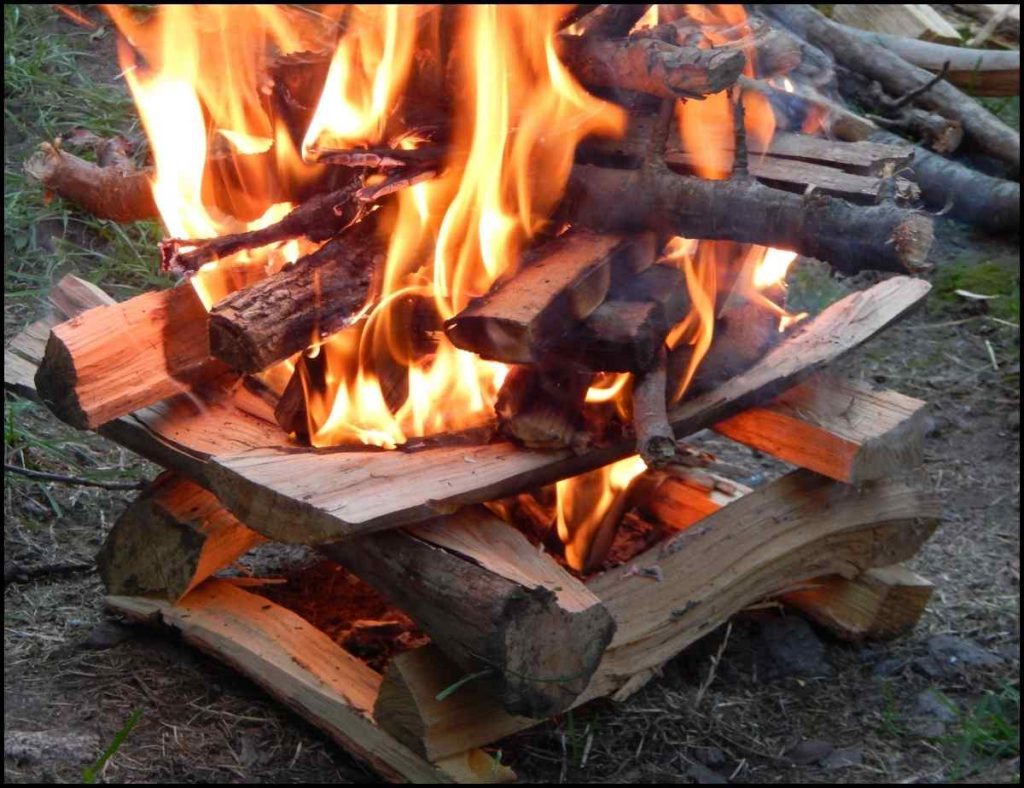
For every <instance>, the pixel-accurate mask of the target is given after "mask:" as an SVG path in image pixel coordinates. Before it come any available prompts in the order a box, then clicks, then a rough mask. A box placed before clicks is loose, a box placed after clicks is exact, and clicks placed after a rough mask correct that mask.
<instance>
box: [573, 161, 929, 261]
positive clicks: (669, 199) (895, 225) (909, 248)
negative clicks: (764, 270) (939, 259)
mask: <svg viewBox="0 0 1024 788" xmlns="http://www.w3.org/2000/svg"><path fill="white" fill-rule="evenodd" d="M563 211H564V215H565V216H566V217H567V218H568V219H569V220H570V221H572V222H573V224H578V225H581V226H584V227H602V228H604V229H605V230H606V231H624V230H626V231H628V230H640V229H655V230H658V229H660V230H667V231H671V232H673V233H674V234H678V235H683V236H687V237H690V238H710V239H716V240H733V241H742V242H745V243H756V244H761V245H764V246H774V247H779V248H783V249H792V250H794V251H796V252H798V253H800V254H803V255H806V256H808V257H816V258H818V259H820V260H824V261H826V262H828V263H830V264H831V265H833V266H834V267H835V268H836V269H838V270H840V271H843V272H847V273H852V272H856V271H860V270H863V269H866V268H873V269H878V270H888V271H917V270H921V269H923V268H924V267H925V266H926V260H927V257H928V252H929V250H930V249H931V244H932V239H933V228H932V222H931V219H930V218H928V217H927V216H922V215H921V214H919V213H915V212H913V211H908V210H904V209H901V208H897V207H896V206H893V205H875V206H870V207H861V206H854V205H850V204H849V203H847V202H845V201H843V200H838V199H835V198H830V197H826V196H824V195H818V196H814V195H812V196H811V197H809V198H804V197H801V196H798V195H795V194H790V193H788V192H782V191H779V190H777V189H772V188H770V187H768V186H764V185H763V184H760V183H758V182H757V181H755V180H753V179H746V178H738V179H730V180H727V181H706V180H701V179H699V178H694V177H688V176H683V175H676V174H675V173H672V172H670V171H667V170H665V171H657V172H650V171H645V170H640V171H630V170H612V169H607V168H601V167H593V166H589V165H576V166H574V167H573V171H572V175H571V177H570V180H569V186H568V189H567V192H566V196H565V198H564V200H563Z"/></svg>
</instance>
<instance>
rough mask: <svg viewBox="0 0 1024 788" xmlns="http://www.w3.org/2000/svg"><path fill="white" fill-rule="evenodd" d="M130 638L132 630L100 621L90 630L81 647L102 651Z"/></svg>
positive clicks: (111, 622)
mask: <svg viewBox="0 0 1024 788" xmlns="http://www.w3.org/2000/svg"><path fill="white" fill-rule="evenodd" d="M131 636H132V630H131V628H130V627H126V626H123V625H122V624H116V623H114V622H113V621H101V622H100V623H98V624H97V625H96V626H94V627H93V628H92V631H91V632H90V633H89V636H88V637H87V638H86V639H85V641H84V642H83V643H82V646H83V647H84V648H90V649H95V650H97V651H102V650H104V649H108V648H113V647H114V646H117V645H119V644H121V643H123V642H124V641H126V640H128V638H130V637H131Z"/></svg>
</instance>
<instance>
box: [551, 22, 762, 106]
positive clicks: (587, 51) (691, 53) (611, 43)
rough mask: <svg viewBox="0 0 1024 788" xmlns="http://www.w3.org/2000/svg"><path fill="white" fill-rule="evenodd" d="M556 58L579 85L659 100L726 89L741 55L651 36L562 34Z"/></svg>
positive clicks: (737, 71) (736, 73)
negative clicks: (624, 91) (616, 90)
mask: <svg viewBox="0 0 1024 788" xmlns="http://www.w3.org/2000/svg"><path fill="white" fill-rule="evenodd" d="M556 45H557V48H558V54H559V57H560V58H561V59H562V60H563V61H564V62H565V64H566V65H567V66H568V67H569V70H570V71H572V72H573V74H574V75H575V76H576V78H577V79H579V80H580V82H582V83H583V84H584V85H594V86H597V87H606V88H621V89H624V90H634V91H638V92H641V93H648V94H650V95H652V96H658V97H659V98H669V99H676V98H704V97H705V96H707V95H709V94H711V93H718V92H719V91H722V90H725V89H726V88H728V87H731V86H732V85H733V84H735V82H736V78H737V77H738V76H739V75H740V72H741V71H743V65H744V63H746V58H745V57H744V56H743V53H742V52H739V51H735V50H722V49H699V48H698V47H679V46H674V45H672V44H667V43H665V42H664V41H658V40H657V39H653V38H628V39H620V40H605V39H599V38H592V37H591V36H589V35H588V36H572V35H567V34H562V35H560V36H558V38H557V39H556Z"/></svg>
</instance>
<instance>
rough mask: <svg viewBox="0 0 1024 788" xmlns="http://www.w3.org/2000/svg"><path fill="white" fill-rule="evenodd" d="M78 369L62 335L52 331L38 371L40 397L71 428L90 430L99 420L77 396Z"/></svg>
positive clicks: (37, 383)
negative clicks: (91, 414) (84, 406)
mask: <svg viewBox="0 0 1024 788" xmlns="http://www.w3.org/2000/svg"><path fill="white" fill-rule="evenodd" d="M77 382H78V370H77V369H76V368H75V359H74V355H73V354H72V353H71V350H70V349H69V348H68V346H67V344H66V343H65V342H64V340H63V339H61V337H60V336H59V335H58V334H57V333H55V332H53V331H51V332H50V338H49V339H48V340H47V342H46V352H45V354H44V356H43V361H42V363H41V364H40V365H39V368H38V369H37V370H36V377H35V383H36V391H37V392H38V394H39V399H40V400H42V402H43V403H45V405H46V406H47V407H48V408H49V409H50V410H51V411H52V412H53V414H54V415H55V416H56V417H57V418H59V419H60V420H61V421H63V422H64V423H65V424H70V425H71V426H72V427H75V428H76V429H80V430H91V429H94V428H95V427H98V426H99V423H98V422H96V420H95V419H94V418H93V417H91V416H90V414H88V413H87V412H86V411H85V409H84V408H83V407H82V403H81V402H80V401H79V399H78V388H77V385H76V384H77Z"/></svg>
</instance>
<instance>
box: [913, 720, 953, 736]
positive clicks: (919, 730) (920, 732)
mask: <svg viewBox="0 0 1024 788" xmlns="http://www.w3.org/2000/svg"><path fill="white" fill-rule="evenodd" d="M907 730H909V731H910V733H912V734H913V735H914V736H920V737H921V738H922V739H938V738H941V737H942V736H944V735H945V734H946V723H944V722H943V721H942V720H937V719H935V718H928V717H917V718H915V719H912V720H910V721H909V722H908V724H907Z"/></svg>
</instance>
